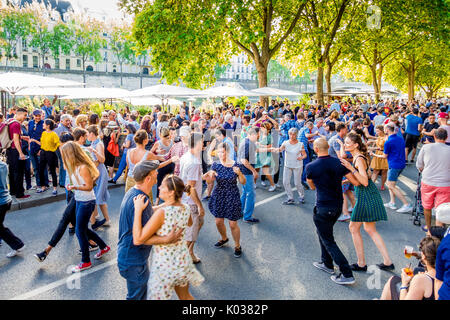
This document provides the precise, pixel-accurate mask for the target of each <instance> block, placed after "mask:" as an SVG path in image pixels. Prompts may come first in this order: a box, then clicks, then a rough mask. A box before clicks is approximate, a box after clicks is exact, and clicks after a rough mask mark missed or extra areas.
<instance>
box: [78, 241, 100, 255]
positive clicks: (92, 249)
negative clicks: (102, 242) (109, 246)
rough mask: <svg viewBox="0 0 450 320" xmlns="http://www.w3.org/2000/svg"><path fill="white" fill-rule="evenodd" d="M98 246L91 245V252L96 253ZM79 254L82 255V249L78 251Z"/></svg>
mask: <svg viewBox="0 0 450 320" xmlns="http://www.w3.org/2000/svg"><path fill="white" fill-rule="evenodd" d="M98 248H99V247H98V245H97V244H96V245H92V244H90V243H89V252H92V251H96V250H97V249H98ZM78 254H82V252H81V249H79V250H78Z"/></svg>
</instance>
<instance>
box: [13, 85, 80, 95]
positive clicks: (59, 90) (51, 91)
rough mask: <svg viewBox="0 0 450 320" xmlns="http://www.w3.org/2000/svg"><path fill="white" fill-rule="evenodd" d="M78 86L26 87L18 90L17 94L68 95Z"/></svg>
mask: <svg viewBox="0 0 450 320" xmlns="http://www.w3.org/2000/svg"><path fill="white" fill-rule="evenodd" d="M77 89H78V88H64V87H49V88H26V89H23V90H20V91H19V93H18V94H17V96H58V97H61V96H68V95H70V94H73V93H75V90H77Z"/></svg>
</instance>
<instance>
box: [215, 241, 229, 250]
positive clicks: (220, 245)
mask: <svg viewBox="0 0 450 320" xmlns="http://www.w3.org/2000/svg"><path fill="white" fill-rule="evenodd" d="M227 242H228V239H227V240H220V241H218V242H217V243H216V244H215V245H214V247H216V248H222V247H223V246H224V245H225V243H227Z"/></svg>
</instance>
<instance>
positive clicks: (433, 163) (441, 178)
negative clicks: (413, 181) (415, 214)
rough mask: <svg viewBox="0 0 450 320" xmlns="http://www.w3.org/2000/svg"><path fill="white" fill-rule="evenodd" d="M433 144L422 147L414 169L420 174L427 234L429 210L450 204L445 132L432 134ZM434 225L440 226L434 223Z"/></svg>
mask: <svg viewBox="0 0 450 320" xmlns="http://www.w3.org/2000/svg"><path fill="white" fill-rule="evenodd" d="M434 139H435V141H436V142H435V143H429V144H425V145H423V147H422V149H421V150H420V152H419V156H418V157H417V163H416V167H417V169H419V171H421V172H422V183H421V195H422V205H423V210H424V215H425V223H426V225H427V232H428V233H429V232H430V228H431V210H432V209H433V208H437V207H438V206H439V205H440V204H442V203H446V202H450V174H449V172H450V146H448V145H446V144H445V140H446V139H447V131H446V130H445V129H443V128H439V129H436V130H435V132H434ZM436 225H442V224H441V223H440V222H439V221H436Z"/></svg>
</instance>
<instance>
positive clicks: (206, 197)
mask: <svg viewBox="0 0 450 320" xmlns="http://www.w3.org/2000/svg"><path fill="white" fill-rule="evenodd" d="M209 199H211V196H204V197H203V199H202V201H208V200H209Z"/></svg>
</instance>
